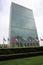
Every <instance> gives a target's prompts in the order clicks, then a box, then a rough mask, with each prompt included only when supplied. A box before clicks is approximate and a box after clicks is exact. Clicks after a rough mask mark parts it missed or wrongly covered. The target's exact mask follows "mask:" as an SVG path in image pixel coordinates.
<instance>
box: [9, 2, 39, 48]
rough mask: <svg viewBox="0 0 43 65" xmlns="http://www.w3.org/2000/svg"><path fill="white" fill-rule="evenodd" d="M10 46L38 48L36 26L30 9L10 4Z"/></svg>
mask: <svg viewBox="0 0 43 65" xmlns="http://www.w3.org/2000/svg"><path fill="white" fill-rule="evenodd" d="M9 36H10V46H11V47H27V46H39V41H38V35H37V30H36V25H35V21H34V16H33V12H32V10H31V9H28V8H26V7H23V6H21V5H18V4H15V3H11V11H10V31H9Z"/></svg>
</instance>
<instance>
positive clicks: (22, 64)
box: [0, 56, 43, 65]
mask: <svg viewBox="0 0 43 65" xmlns="http://www.w3.org/2000/svg"><path fill="white" fill-rule="evenodd" d="M0 65H43V56H36V57H29V58H22V59H13V60H6V61H0Z"/></svg>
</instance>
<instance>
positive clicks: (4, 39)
mask: <svg viewBox="0 0 43 65" xmlns="http://www.w3.org/2000/svg"><path fill="white" fill-rule="evenodd" d="M6 41H10V39H9V38H5V37H4V38H3V42H6ZM15 41H17V39H16V38H12V42H15ZM40 41H43V39H42V38H41V39H40Z"/></svg>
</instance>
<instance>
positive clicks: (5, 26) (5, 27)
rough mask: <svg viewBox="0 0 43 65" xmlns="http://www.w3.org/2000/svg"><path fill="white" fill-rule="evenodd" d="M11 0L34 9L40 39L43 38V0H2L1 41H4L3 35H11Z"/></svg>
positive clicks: (0, 6) (0, 8)
mask: <svg viewBox="0 0 43 65" xmlns="http://www.w3.org/2000/svg"><path fill="white" fill-rule="evenodd" d="M11 2H14V3H17V4H20V5H22V6H25V7H27V8H29V9H32V10H33V14H34V19H35V24H36V28H37V32H38V37H39V40H40V38H42V39H43V0H0V43H3V37H9V22H10V6H11ZM40 45H43V42H42V43H41V44H40Z"/></svg>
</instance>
